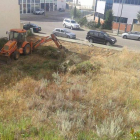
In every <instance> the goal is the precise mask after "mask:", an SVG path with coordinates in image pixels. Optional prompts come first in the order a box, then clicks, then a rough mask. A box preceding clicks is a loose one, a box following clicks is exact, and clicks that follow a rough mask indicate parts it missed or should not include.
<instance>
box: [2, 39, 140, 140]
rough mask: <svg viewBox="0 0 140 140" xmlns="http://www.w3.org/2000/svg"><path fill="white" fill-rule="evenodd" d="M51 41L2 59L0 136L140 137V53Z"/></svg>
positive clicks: (58, 139)
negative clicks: (5, 60) (5, 62)
mask: <svg viewBox="0 0 140 140" xmlns="http://www.w3.org/2000/svg"><path fill="white" fill-rule="evenodd" d="M46 45H47V46H48V47H46V46H42V47H40V48H39V49H38V50H37V51H35V52H33V54H31V55H30V56H21V57H20V59H19V60H18V61H12V62H11V63H10V64H8V65H0V139H1V140H20V139H26V140H139V139H140V132H139V130H140V117H139V116H140V54H136V53H131V52H128V51H126V50H124V51H123V52H117V51H112V50H106V49H101V48H96V47H88V46H83V45H78V44H72V43H66V42H63V46H65V47H66V48H67V49H69V51H68V52H66V53H65V52H64V51H60V50H58V49H57V48H56V47H55V45H54V44H53V43H48V44H46Z"/></svg>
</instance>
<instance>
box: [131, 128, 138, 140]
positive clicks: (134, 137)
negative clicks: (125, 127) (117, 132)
mask: <svg viewBox="0 0 140 140" xmlns="http://www.w3.org/2000/svg"><path fill="white" fill-rule="evenodd" d="M131 140H140V131H137V132H134V129H131Z"/></svg>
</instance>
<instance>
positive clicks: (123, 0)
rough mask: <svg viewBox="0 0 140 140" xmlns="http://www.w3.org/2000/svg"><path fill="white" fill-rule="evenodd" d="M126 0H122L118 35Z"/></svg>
mask: <svg viewBox="0 0 140 140" xmlns="http://www.w3.org/2000/svg"><path fill="white" fill-rule="evenodd" d="M124 2H125V0H122V9H121V14H120V17H119V27H118V32H117V35H118V34H119V31H120V24H121V17H122V12H123V5H124Z"/></svg>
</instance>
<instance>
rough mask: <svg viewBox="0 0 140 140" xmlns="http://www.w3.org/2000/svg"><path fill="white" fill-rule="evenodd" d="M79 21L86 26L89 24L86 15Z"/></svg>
mask: <svg viewBox="0 0 140 140" xmlns="http://www.w3.org/2000/svg"><path fill="white" fill-rule="evenodd" d="M78 23H79V24H80V25H81V26H84V25H86V24H87V18H86V17H83V18H81V19H80V20H79V21H78Z"/></svg>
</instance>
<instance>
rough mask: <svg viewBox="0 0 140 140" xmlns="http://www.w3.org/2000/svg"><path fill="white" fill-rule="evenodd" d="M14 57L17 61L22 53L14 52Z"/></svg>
mask: <svg viewBox="0 0 140 140" xmlns="http://www.w3.org/2000/svg"><path fill="white" fill-rule="evenodd" d="M12 56H13V58H14V59H15V60H18V59H19V56H20V53H19V52H18V51H15V52H13V54H12Z"/></svg>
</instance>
